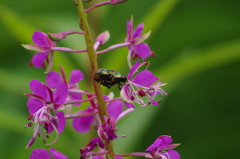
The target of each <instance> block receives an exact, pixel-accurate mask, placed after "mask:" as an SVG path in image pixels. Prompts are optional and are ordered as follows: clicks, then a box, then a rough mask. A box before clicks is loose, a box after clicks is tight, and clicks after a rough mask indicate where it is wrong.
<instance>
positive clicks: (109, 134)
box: [80, 117, 126, 159]
mask: <svg viewBox="0 0 240 159" xmlns="http://www.w3.org/2000/svg"><path fill="white" fill-rule="evenodd" d="M105 121H106V123H103V124H102V125H101V126H100V127H99V129H98V136H99V137H96V138H94V139H92V140H91V141H90V142H89V144H88V145H87V146H86V148H84V147H83V148H81V149H80V156H81V157H80V159H83V158H86V157H87V156H90V155H100V154H104V152H101V151H100V152H99V153H97V152H93V151H92V150H93V149H94V148H96V147H98V146H99V147H100V148H102V149H104V147H105V143H106V142H107V143H108V142H109V141H111V140H114V139H116V138H117V137H126V135H116V134H115V132H116V131H117V127H116V122H115V119H114V117H110V118H105ZM96 158H98V157H96ZM99 158H101V157H99ZM115 158H117V159H121V157H115Z"/></svg>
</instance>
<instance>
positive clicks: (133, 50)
mask: <svg viewBox="0 0 240 159" xmlns="http://www.w3.org/2000/svg"><path fill="white" fill-rule="evenodd" d="M143 26H144V23H142V24H140V25H138V26H137V28H136V29H135V30H133V17H132V18H131V19H130V21H127V37H126V40H125V41H126V42H129V43H131V44H130V45H129V46H128V49H129V54H130V56H131V57H132V58H133V59H135V58H142V59H145V58H147V57H148V56H149V55H153V56H156V55H155V54H154V53H153V52H152V51H151V50H150V47H149V46H148V44H147V43H143V41H144V40H146V39H147V38H148V37H149V35H150V31H149V32H148V33H146V34H144V35H142V31H143Z"/></svg>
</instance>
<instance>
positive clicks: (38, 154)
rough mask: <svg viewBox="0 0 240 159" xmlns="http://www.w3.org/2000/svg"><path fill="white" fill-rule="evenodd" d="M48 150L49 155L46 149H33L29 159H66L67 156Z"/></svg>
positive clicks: (51, 149) (52, 149)
mask: <svg viewBox="0 0 240 159" xmlns="http://www.w3.org/2000/svg"><path fill="white" fill-rule="evenodd" d="M49 150H50V153H49V152H48V151H47V150H46V149H35V150H33V151H32V153H31V155H30V159H51V156H52V157H53V158H54V159H68V157H67V156H65V155H64V154H62V153H61V152H59V151H57V150H55V149H54V148H50V149H49Z"/></svg>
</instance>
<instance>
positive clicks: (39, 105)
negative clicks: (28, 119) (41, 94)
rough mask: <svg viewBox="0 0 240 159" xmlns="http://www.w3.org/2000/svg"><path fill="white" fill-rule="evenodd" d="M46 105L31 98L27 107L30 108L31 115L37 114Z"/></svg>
mask: <svg viewBox="0 0 240 159" xmlns="http://www.w3.org/2000/svg"><path fill="white" fill-rule="evenodd" d="M44 104H45V103H42V102H41V101H39V100H37V99H34V98H29V99H28V102H27V106H28V109H29V110H28V112H29V113H30V114H34V113H35V112H37V111H38V110H39V109H41V108H42V107H43V105H44Z"/></svg>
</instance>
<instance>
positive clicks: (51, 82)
mask: <svg viewBox="0 0 240 159" xmlns="http://www.w3.org/2000/svg"><path fill="white" fill-rule="evenodd" d="M60 70H61V75H60V74H59V73H58V72H56V71H51V72H49V73H48V75H47V77H46V82H47V84H48V86H49V87H51V88H56V87H57V85H58V83H59V82H61V83H65V85H66V86H67V88H68V99H70V100H81V99H82V94H81V93H74V92H77V91H81V90H79V86H78V82H79V81H81V80H82V79H83V78H84V74H83V73H82V72H81V71H80V70H77V69H75V70H73V71H72V72H71V73H70V81H69V82H67V79H66V76H65V73H64V70H63V69H62V67H60ZM80 104H81V103H75V104H73V105H74V106H79V105H80Z"/></svg>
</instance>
